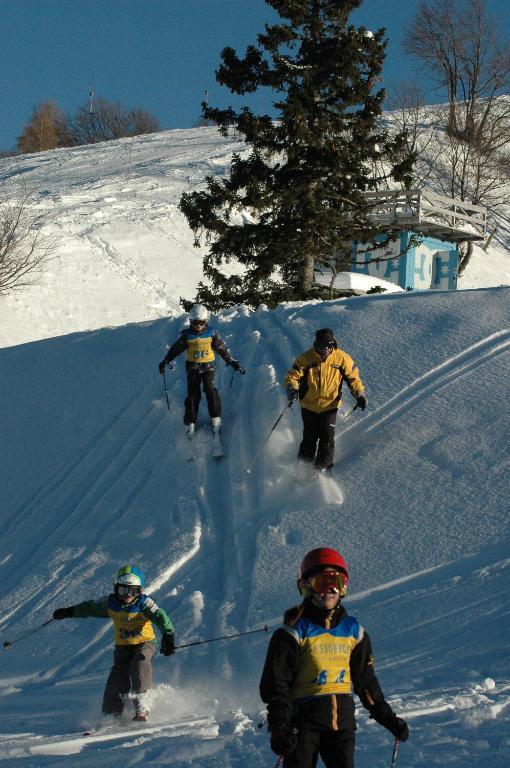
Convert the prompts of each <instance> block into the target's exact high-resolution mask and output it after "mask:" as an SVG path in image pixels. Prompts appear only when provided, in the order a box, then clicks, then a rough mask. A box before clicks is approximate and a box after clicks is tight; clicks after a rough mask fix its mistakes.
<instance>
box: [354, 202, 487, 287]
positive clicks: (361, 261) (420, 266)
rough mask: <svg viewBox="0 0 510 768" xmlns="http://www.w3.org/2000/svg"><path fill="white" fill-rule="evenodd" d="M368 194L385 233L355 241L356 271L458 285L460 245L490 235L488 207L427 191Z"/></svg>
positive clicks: (404, 283)
mask: <svg viewBox="0 0 510 768" xmlns="http://www.w3.org/2000/svg"><path fill="white" fill-rule="evenodd" d="M366 197H367V200H368V201H369V204H370V208H371V210H370V218H372V219H373V220H374V223H375V224H377V226H378V228H379V229H380V228H381V227H382V228H384V230H385V231H386V234H381V235H377V236H376V237H375V238H374V240H373V242H371V243H359V242H357V243H354V244H353V247H352V263H351V272H356V273H359V274H365V275H370V276H372V277H379V278H380V279H381V280H387V281H388V282H391V283H394V284H395V285H399V286H400V287H401V288H409V289H411V288H412V289H415V290H420V289H421V290H424V289H428V290H430V289H431V288H432V289H434V288H436V289H440V290H452V289H455V288H456V287H457V275H458V263H459V255H458V245H459V243H460V242H466V241H483V240H484V239H485V235H486V227H487V211H486V209H485V208H484V207H482V206H475V205H470V204H467V203H464V202H463V201H459V200H455V199H453V198H448V197H444V196H442V195H436V194H435V193H431V192H425V191H423V190H390V191H386V192H371V193H368V194H367V196H366ZM388 234H390V235H391V239H390V240H389V241H388ZM377 243H381V246H380V247H378V246H377Z"/></svg>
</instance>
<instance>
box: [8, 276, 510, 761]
mask: <svg viewBox="0 0 510 768" xmlns="http://www.w3.org/2000/svg"><path fill="white" fill-rule="evenodd" d="M509 294H510V290H509V289H508V288H500V289H486V290H475V291H458V292H456V293H449V294H445V293H434V292H430V293H422V294H407V293H401V294H392V295H386V296H385V295H383V296H371V297H360V298H355V299H348V300H343V301H335V302H327V303H323V304H320V303H309V304H303V305H288V306H284V307H281V308H279V309H278V310H276V311H274V312H270V311H267V310H265V309H264V308H261V309H259V310H258V311H257V312H250V311H248V310H246V309H245V308H238V309H234V310H230V311H226V312H224V313H222V315H221V316H220V317H218V318H215V319H214V323H215V325H216V326H217V328H218V330H219V331H220V333H221V334H222V335H223V336H224V337H225V339H226V340H227V342H228V344H229V345H230V346H231V348H232V350H233V352H234V353H235V354H236V355H237V356H239V358H240V359H241V361H242V363H243V364H244V365H245V366H246V368H247V373H246V375H245V376H243V377H241V376H239V375H237V376H236V377H235V378H234V380H233V381H232V373H231V370H230V369H228V368H226V367H225V366H223V364H222V363H220V366H219V370H218V384H219V387H220V389H221V393H222V396H223V399H224V415H225V419H224V442H225V445H226V449H227V455H226V457H225V459H224V460H223V462H222V463H217V462H216V461H215V460H214V459H213V458H212V456H211V455H210V454H211V445H212V434H211V433H210V431H209V428H208V425H207V419H206V416H205V413H202V422H201V428H200V431H199V433H198V434H197V443H196V450H197V453H196V460H195V461H194V462H189V461H187V445H186V440H185V438H184V435H183V426H182V401H183V397H184V380H183V361H182V360H180V361H179V366H178V368H177V369H176V370H175V371H173V372H169V373H168V375H167V380H168V386H169V400H170V410H169V411H168V410H167V408H166V403H165V401H164V395H163V389H162V381H161V377H160V376H159V374H158V371H157V362H158V361H159V360H160V359H161V357H162V356H163V353H164V349H165V345H166V344H167V343H168V342H171V341H172V340H173V339H174V338H175V336H176V335H177V333H178V331H179V328H180V327H181V318H171V319H167V320H157V321H151V322H146V323H138V324H132V325H125V326H124V327H121V328H116V329H102V330H96V331H92V332H85V333H75V334H71V335H67V336H61V337H59V338H53V339H46V340H42V341H38V342H34V343H31V344H26V345H21V346H16V347H11V348H8V349H3V350H1V351H0V403H1V409H2V414H1V423H2V437H3V440H2V448H1V455H0V462H1V466H2V476H3V480H2V529H3V535H2V543H1V553H0V564H1V566H0V568H1V576H2V586H3V589H2V598H1V611H0V625H1V635H0V639H1V640H2V642H4V641H5V640H8V641H12V640H15V639H16V638H17V637H18V636H20V635H21V634H23V633H24V632H26V631H28V630H30V629H32V628H35V627H37V626H39V625H41V624H42V623H43V622H44V621H45V620H47V619H48V618H49V617H51V613H52V611H53V609H54V608H55V607H57V606H62V605H67V604H70V603H75V602H78V601H79V600H82V599H85V598H87V597H93V596H98V597H99V596H100V595H102V594H103V593H105V592H107V591H108V590H109V587H110V584H111V578H112V574H113V573H114V572H115V570H116V569H117V567H118V566H120V565H121V564H123V563H124V562H129V561H136V562H138V563H139V564H140V565H141V566H142V567H143V569H144V570H145V571H146V573H147V576H148V581H149V588H148V591H149V592H152V594H153V595H154V597H155V598H156V600H157V601H158V602H159V603H160V604H161V605H163V606H165V607H166V608H167V610H168V611H169V612H170V614H171V615H172V618H173V620H174V623H175V626H176V630H177V637H178V642H179V643H186V642H191V641H193V640H196V639H207V638H211V637H218V636H219V635H224V634H231V633H235V632H242V631H246V630H249V629H256V628H261V627H263V626H264V625H266V624H267V625H268V626H270V627H274V626H276V625H277V624H278V622H279V621H280V616H281V613H282V611H283V610H284V608H285V607H287V606H289V605H291V604H293V603H294V602H295V601H296V599H297V593H296V589H295V574H296V568H297V565H298V563H299V561H300V559H301V557H302V555H303V554H304V552H305V551H306V550H308V549H309V548H311V547H313V546H316V545H320V544H332V545H334V546H337V547H338V548H339V549H340V550H341V551H342V552H343V553H344V555H345V557H346V558H347V560H348V562H349V563H350V567H351V587H350V595H349V598H348V600H347V607H348V610H349V611H350V612H352V613H354V614H355V615H357V616H358V617H359V618H360V619H361V621H362V623H363V624H364V625H365V626H366V627H367V628H368V630H369V632H370V634H371V636H372V639H373V643H374V646H375V650H376V660H377V668H378V674H379V677H380V679H381V683H382V685H383V688H384V689H385V691H386V693H387V695H388V697H389V699H390V701H391V702H392V704H393V705H394V707H395V709H396V710H397V711H398V712H399V714H401V715H403V716H404V717H406V718H408V720H409V723H410V727H411V732H412V735H411V739H410V740H409V742H407V743H406V744H404V745H403V746H402V747H401V750H400V755H399V764H401V765H403V766H413V768H417V767H418V766H430V765H437V766H444V765H446V764H448V765H452V766H455V767H456V768H457V767H458V768H468V766H472V765H481V764H485V763H486V762H488V761H490V763H491V765H492V766H493V768H506V766H507V765H508V749H509V747H510V736H509V724H510V720H509V714H510V674H509V669H510V666H509V659H510V626H509V625H510V621H509V608H508V592H509V589H510V548H509V546H508V540H509V519H508V498H509V497H510V488H509V473H508V445H509V441H508V413H509V410H510V409H509V402H508V393H509V377H508V359H509V357H508V352H509V349H510V329H509V328H508V299H509ZM323 325H331V326H332V327H333V328H334V329H335V330H336V333H337V334H338V338H339V340H340V342H341V343H342V344H343V345H344V346H345V348H346V349H347V350H349V351H350V352H351V353H352V354H353V355H354V356H355V358H356V360H357V362H358V365H359V367H360V370H361V373H362V376H363V378H364V380H365V381H366V383H367V386H368V393H369V409H368V411H367V412H366V414H365V415H361V414H359V412H356V413H354V414H352V415H351V416H349V417H348V419H347V416H346V420H345V422H342V421H340V422H339V426H338V438H337V444H338V463H337V467H336V471H335V476H334V478H333V479H326V478H321V479H320V480H318V481H308V482H304V483H303V482H298V481H297V479H296V476H295V473H294V472H293V470H292V465H293V459H294V456H295V451H296V443H297V441H298V439H299V434H300V419H299V415H298V413H294V412H293V411H289V412H287V413H286V414H285V417H284V419H282V422H281V425H280V426H279V427H278V429H277V430H276V432H275V433H274V435H273V436H272V438H271V440H270V441H269V443H268V445H267V447H266V449H265V451H264V452H263V454H262V456H261V458H260V460H259V461H258V462H257V463H256V464H255V466H254V468H253V471H252V472H251V474H249V475H247V474H246V471H245V470H246V468H247V467H248V466H249V464H250V462H251V460H252V459H253V456H254V454H255V451H256V449H257V447H258V446H259V445H260V444H261V442H262V440H263V439H264V437H265V436H266V434H267V432H268V430H269V429H270V427H271V426H272V424H273V423H274V422H275V420H276V418H277V416H278V415H279V413H280V412H281V410H282V409H283V408H284V406H285V399H284V393H283V388H282V387H281V385H280V382H281V379H282V377H283V375H284V372H285V371H286V369H287V368H288V367H289V365H290V364H291V362H292V359H293V357H294V355H296V353H298V352H300V351H301V350H302V349H303V348H305V347H306V346H307V344H308V343H309V341H310V340H311V338H312V336H313V331H314V329H315V328H317V327H320V326H323ZM231 382H232V383H231ZM345 399H346V402H345V413H346V414H347V415H348V414H349V411H350V408H351V407H352V401H350V396H349V395H348V394H347V396H346V398H345ZM108 625H109V622H100V621H97V620H89V621H84V622H80V621H62V622H59V623H58V624H57V623H56V622H51V623H50V624H49V625H48V626H46V627H44V628H43V629H41V630H40V631H39V632H37V633H35V634H34V635H32V636H30V637H28V638H26V639H25V640H22V641H20V642H19V645H17V644H13V646H12V648H11V649H10V650H8V651H2V667H1V673H0V686H1V688H0V690H1V692H2V693H3V696H4V700H3V703H4V708H3V711H4V714H3V717H2V721H1V725H0V731H1V736H0V745H1V754H2V756H3V758H4V764H6V765H9V766H11V765H12V766H20V767H21V766H37V768H39V766H49V765H54V764H61V765H65V766H66V768H68V766H69V767H73V768H74V766H77V767H79V766H84V765H90V764H91V763H94V764H96V763H97V762H99V761H100V762H101V764H102V765H103V766H105V768H107V767H108V766H117V765H119V764H120V763H121V762H122V763H123V764H124V763H125V762H126V760H127V761H128V764H129V765H143V766H145V765H148V764H156V765H172V766H174V768H181V767H182V768H184V766H188V765H197V766H204V768H226V767H227V766H244V765H250V766H256V767H257V768H258V767H260V768H262V766H267V765H272V764H273V762H274V758H273V757H272V756H271V753H270V751H269V747H268V742H267V736H266V734H265V732H264V731H262V732H261V731H260V730H259V729H257V727H256V726H257V723H258V722H259V715H260V711H261V703H260V701H259V698H258V690H257V683H258V677H259V675H260V671H261V667H262V663H263V659H264V654H265V649H266V647H267V642H268V636H267V634H266V633H265V632H261V633H260V634H254V635H251V636H248V637H245V638H239V639H237V640H230V641H223V642H218V643H211V644H206V645H202V646H198V647H192V648H189V649H183V650H181V651H178V652H177V653H176V655H175V656H174V657H172V658H170V659H166V658H164V657H159V658H158V659H157V660H156V662H155V677H156V683H157V684H156V688H155V691H154V709H153V716H152V719H151V722H150V729H149V730H147V729H145V730H143V727H141V728H140V729H139V730H138V731H136V729H133V727H132V725H131V723H130V722H129V720H126V722H125V723H124V724H123V726H122V728H121V731H120V732H119V733H117V734H112V733H109V732H104V733H102V734H101V736H102V738H101V740H96V739H95V738H91V737H87V738H83V737H82V736H81V732H82V731H83V729H84V728H90V727H91V726H94V724H96V723H97V720H98V711H99V708H100V700H101V693H102V687H103V683H104V680H105V677H106V675H107V671H108V667H109V662H110V654H111V630H110V629H109V626H108ZM359 721H360V728H359V732H358V747H357V749H358V766H361V767H362V768H363V767H364V766H365V767H366V766H374V765H381V766H383V765H387V764H389V758H390V751H391V737H390V736H389V734H388V733H387V732H385V731H384V730H383V729H381V728H380V727H377V726H376V725H374V724H373V723H372V722H371V721H369V720H368V719H367V718H366V716H365V714H364V713H363V712H361V713H360V717H359ZM155 726H161V727H160V728H158V729H156V730H154V727H155ZM127 731H129V733H126V732H127ZM72 733H75V734H78V735H77V736H76V737H75V738H71V737H70V736H69V734H72ZM126 750H128V751H127V752H126Z"/></svg>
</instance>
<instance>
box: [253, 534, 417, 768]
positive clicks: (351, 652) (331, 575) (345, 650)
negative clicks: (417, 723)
mask: <svg viewBox="0 0 510 768" xmlns="http://www.w3.org/2000/svg"><path fill="white" fill-rule="evenodd" d="M348 580H349V577H348V569H347V563H346V562H345V560H344V558H343V557H342V555H341V554H340V553H339V552H337V551H336V550H334V549H330V548H328V547H321V548H319V549H314V550H312V551H311V552H309V553H308V554H307V555H306V556H305V558H304V560H303V562H302V563H301V568H300V577H299V580H298V588H299V591H300V592H301V595H302V596H303V598H304V599H303V602H302V603H301V605H299V606H297V607H296V608H291V609H290V610H288V611H287V612H286V613H285V616H284V626H283V628H281V629H278V630H276V632H275V633H274V635H273V637H272V638H271V641H270V644H269V648H268V651H267V657H266V662H265V665H264V670H263V672H262V679H261V681H260V694H261V697H262V700H263V701H264V702H266V704H267V709H268V725H269V730H270V732H271V748H272V750H273V751H274V752H275V753H276V754H277V755H283V756H284V760H283V766H284V768H315V766H316V765H317V760H318V756H319V755H320V756H321V758H322V760H323V761H324V764H325V766H326V768H353V766H354V731H355V728H356V724H355V719H354V701H353V697H352V690H353V689H354V692H355V693H356V694H357V695H358V696H359V698H360V699H361V703H362V704H363V706H364V707H366V709H368V711H369V712H370V716H371V717H372V718H373V719H374V720H375V721H376V722H378V723H379V724H380V725H383V726H384V727H385V728H387V729H388V730H389V731H390V732H391V733H392V734H393V735H394V736H395V737H396V738H397V739H399V740H400V741H405V740H406V739H407V738H408V736H409V729H408V727H407V724H406V722H405V721H404V720H402V719H401V718H400V717H397V716H396V715H395V714H394V712H393V710H392V708H391V707H390V705H389V704H388V703H387V701H386V700H385V698H384V694H383V692H382V690H381V686H380V685H379V682H378V680H377V677H376V676H375V672H374V657H373V655H372V646H371V643H370V638H369V636H368V634H367V633H366V632H365V631H364V629H363V627H362V626H361V625H360V624H359V622H358V621H357V619H355V618H354V617H353V616H348V615H347V612H346V610H345V608H344V607H343V606H342V604H341V600H342V597H344V596H345V594H346V591H347V584H348Z"/></svg>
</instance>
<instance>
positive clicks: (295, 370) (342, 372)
mask: <svg viewBox="0 0 510 768" xmlns="http://www.w3.org/2000/svg"><path fill="white" fill-rule="evenodd" d="M344 380H345V381H346V382H347V386H348V387H349V390H350V392H351V395H352V396H353V397H355V398H358V397H359V396H360V395H363V394H364V393H365V387H364V386H363V382H362V381H361V379H360V375H359V371H358V369H357V367H356V364H355V362H354V360H353V359H352V357H351V356H350V355H348V354H347V352H344V351H343V350H342V349H334V350H333V351H332V352H330V354H329V355H328V356H327V358H326V359H325V360H324V361H323V360H322V359H321V356H320V355H319V354H318V353H317V352H316V351H315V349H313V347H312V348H311V349H309V350H307V351H306V352H304V353H303V354H302V355H300V356H299V357H298V358H297V359H296V361H295V362H294V365H293V366H292V368H291V369H290V371H289V372H288V373H287V375H286V376H285V380H284V384H285V386H289V385H290V386H291V387H293V388H294V389H297V390H299V400H300V403H301V407H302V408H306V409H307V410H309V411H314V412H315V413H324V412H325V411H331V410H332V409H334V408H338V407H339V406H340V402H341V398H342V383H343V382H344Z"/></svg>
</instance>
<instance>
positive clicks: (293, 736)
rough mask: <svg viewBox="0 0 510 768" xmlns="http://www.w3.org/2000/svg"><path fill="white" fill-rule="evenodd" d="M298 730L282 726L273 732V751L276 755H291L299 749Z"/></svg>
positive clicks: (271, 741) (271, 742)
mask: <svg viewBox="0 0 510 768" xmlns="http://www.w3.org/2000/svg"><path fill="white" fill-rule="evenodd" d="M297 743H298V730H297V728H292V727H291V726H290V725H281V726H280V727H279V728H277V729H275V730H273V731H271V739H270V744H271V749H272V750H273V752H274V753H275V755H290V753H291V752H294V750H295V749H296V747H297Z"/></svg>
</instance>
